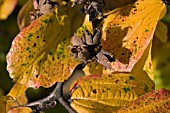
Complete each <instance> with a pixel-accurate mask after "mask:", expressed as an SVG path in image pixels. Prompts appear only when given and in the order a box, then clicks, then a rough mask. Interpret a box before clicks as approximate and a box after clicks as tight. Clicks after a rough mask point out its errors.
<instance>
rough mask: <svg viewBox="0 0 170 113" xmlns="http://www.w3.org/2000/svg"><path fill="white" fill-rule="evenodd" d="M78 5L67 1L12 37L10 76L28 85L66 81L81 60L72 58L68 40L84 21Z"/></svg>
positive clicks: (9, 61)
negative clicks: (72, 4)
mask: <svg viewBox="0 0 170 113" xmlns="http://www.w3.org/2000/svg"><path fill="white" fill-rule="evenodd" d="M78 14H80V12H79V7H75V8H71V7H70V4H69V3H68V4H67V5H66V6H64V5H61V6H60V7H59V8H57V9H56V13H54V12H51V13H49V14H46V15H43V16H41V17H40V18H38V19H37V20H35V21H33V22H32V23H31V24H30V25H29V26H28V27H26V28H24V29H23V30H22V31H21V32H20V33H19V34H18V35H17V36H16V37H15V39H14V40H13V42H12V46H11V49H10V51H9V53H8V55H7V69H8V71H9V73H10V77H11V78H13V79H14V80H15V81H17V82H19V83H21V84H25V85H26V86H28V87H34V88H38V87H39V86H44V87H50V86H52V85H53V84H55V83H56V82H63V81H64V80H66V79H67V78H68V77H69V76H70V75H71V73H72V71H73V70H74V68H75V66H77V64H78V62H76V61H73V59H71V58H70V57H69V52H68V51H69V50H68V49H67V46H68V45H69V40H70V38H71V37H72V36H73V34H74V32H75V31H76V30H77V29H78V28H79V27H80V25H81V24H82V23H83V18H84V16H77V15H78Z"/></svg>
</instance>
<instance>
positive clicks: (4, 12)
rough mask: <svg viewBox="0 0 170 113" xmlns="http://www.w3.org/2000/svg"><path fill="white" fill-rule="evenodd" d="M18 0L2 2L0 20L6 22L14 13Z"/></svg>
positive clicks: (2, 0)
mask: <svg viewBox="0 0 170 113" xmlns="http://www.w3.org/2000/svg"><path fill="white" fill-rule="evenodd" d="M17 2H18V0H0V20H5V19H7V18H8V16H9V15H10V14H11V13H12V11H13V10H14V8H15V6H16V5H17Z"/></svg>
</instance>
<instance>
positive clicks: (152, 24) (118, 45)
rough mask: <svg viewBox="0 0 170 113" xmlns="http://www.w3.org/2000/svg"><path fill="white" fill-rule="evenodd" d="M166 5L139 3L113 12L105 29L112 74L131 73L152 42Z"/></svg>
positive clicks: (151, 0)
mask: <svg viewBox="0 0 170 113" xmlns="http://www.w3.org/2000/svg"><path fill="white" fill-rule="evenodd" d="M164 12H166V6H165V4H164V3H163V2H162V0H138V1H137V2H135V3H134V4H131V5H128V6H126V7H123V8H119V9H115V10H113V11H111V14H110V15H109V16H108V17H107V18H106V19H104V24H103V27H102V30H103V34H102V49H104V50H106V51H109V52H110V53H112V54H113V55H114V56H115V58H116V61H115V62H112V64H111V65H112V70H107V71H105V73H112V72H117V71H118V72H131V70H132V68H133V67H134V65H135V64H136V63H137V62H138V60H139V59H140V58H141V56H142V55H143V52H144V51H145V49H146V48H147V47H148V45H149V43H150V41H151V40H152V37H153V34H154V32H155V28H156V25H157V23H158V21H159V20H160V19H161V18H162V17H163V16H164V15H162V14H161V13H163V14H164Z"/></svg>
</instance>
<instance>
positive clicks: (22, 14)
mask: <svg viewBox="0 0 170 113" xmlns="http://www.w3.org/2000/svg"><path fill="white" fill-rule="evenodd" d="M31 11H33V4H32V1H31V0H29V1H28V2H27V3H26V4H24V6H23V7H22V8H21V10H20V11H19V14H18V17H17V23H18V26H19V29H20V30H21V29H23V28H24V27H26V26H28V25H29V24H30V12H31Z"/></svg>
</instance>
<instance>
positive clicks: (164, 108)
mask: <svg viewBox="0 0 170 113" xmlns="http://www.w3.org/2000/svg"><path fill="white" fill-rule="evenodd" d="M139 112H140V113H169V112H170V91H169V90H166V89H160V90H154V91H152V92H149V93H147V94H145V95H142V96H141V97H139V98H138V99H137V100H135V101H133V102H132V103H131V104H129V105H127V106H125V107H122V108H121V109H120V110H118V113H139Z"/></svg>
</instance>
